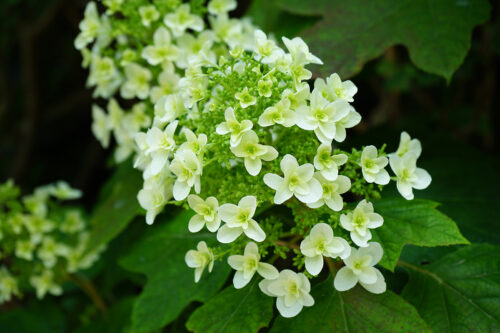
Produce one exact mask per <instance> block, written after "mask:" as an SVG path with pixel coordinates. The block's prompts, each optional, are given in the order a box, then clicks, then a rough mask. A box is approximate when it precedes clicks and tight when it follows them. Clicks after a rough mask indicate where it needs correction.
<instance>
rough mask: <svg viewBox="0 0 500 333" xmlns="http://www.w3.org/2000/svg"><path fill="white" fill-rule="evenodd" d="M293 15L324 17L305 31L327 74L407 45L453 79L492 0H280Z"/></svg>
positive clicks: (427, 65)
mask: <svg viewBox="0 0 500 333" xmlns="http://www.w3.org/2000/svg"><path fill="white" fill-rule="evenodd" d="M276 1H277V4H278V6H280V7H281V8H282V9H284V10H288V11H290V12H291V13H294V14H301V15H307V16H311V15H321V16H322V17H323V19H322V20H321V21H319V22H318V23H316V24H315V25H314V26H312V27H311V28H309V29H307V30H305V31H304V32H303V33H301V35H302V36H303V37H304V39H305V40H306V42H307V43H308V44H309V46H310V48H311V50H312V52H313V53H315V54H316V55H317V56H319V57H320V58H321V59H322V60H323V62H324V63H325V65H324V66H321V67H320V68H318V71H320V73H322V74H324V75H326V74H330V73H331V72H340V73H341V75H343V76H351V75H353V74H355V73H356V72H358V71H359V70H360V69H361V68H362V66H363V64H364V63H366V62H367V61H369V60H371V59H374V58H376V57H378V56H379V55H381V54H382V53H383V52H384V51H385V50H386V49H387V48H388V47H389V46H392V45H395V44H403V45H405V46H406V47H407V48H408V53H409V55H410V58H411V60H412V61H413V63H414V64H415V65H416V66H417V67H419V68H421V69H423V70H425V71H427V72H430V73H434V74H438V75H441V76H443V77H445V78H446V79H447V80H448V81H449V80H450V78H451V76H452V75H453V72H454V71H455V70H456V69H457V68H458V67H459V66H460V65H461V63H462V62H463V60H464V58H465V56H466V54H467V51H468V50H469V47H470V39H471V33H472V29H473V28H474V27H475V26H476V25H478V24H480V23H483V22H485V21H486V20H487V19H488V17H489V11H490V5H489V3H488V1H487V0H474V1H472V0H440V1H428V0H377V1H366V0H350V1H331V0H318V1H303V0H276Z"/></svg>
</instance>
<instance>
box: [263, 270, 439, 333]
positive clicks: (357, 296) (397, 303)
mask: <svg viewBox="0 0 500 333" xmlns="http://www.w3.org/2000/svg"><path fill="white" fill-rule="evenodd" d="M311 295H312V296H313V298H314V301H315V304H314V306H312V307H307V308H304V309H302V311H301V313H300V314H299V315H298V316H296V317H294V318H290V319H286V318H283V317H281V316H279V317H278V318H277V319H276V320H275V322H274V325H273V327H272V329H271V333H275V332H276V333H280V332H288V333H294V332H314V333H323V332H324V333H327V332H328V333H330V332H363V333H366V332H377V333H382V332H429V331H430V330H429V328H428V326H427V324H426V323H425V322H424V321H423V320H422V318H420V316H419V315H418V313H417V311H416V310H415V309H414V308H413V307H412V306H411V305H410V304H408V303H407V302H406V301H405V300H403V299H402V298H401V297H400V296H398V295H396V294H394V293H393V292H392V291H386V292H385V293H383V294H380V295H375V294H371V293H369V292H368V291H366V290H365V289H363V288H362V287H360V286H357V287H355V288H354V289H351V290H349V291H346V292H338V291H336V290H335V288H334V287H333V278H331V277H330V278H328V279H327V280H325V281H323V282H321V283H320V284H318V285H316V286H313V288H312V293H311Z"/></svg>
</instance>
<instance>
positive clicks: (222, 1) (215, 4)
mask: <svg viewBox="0 0 500 333" xmlns="http://www.w3.org/2000/svg"><path fill="white" fill-rule="evenodd" d="M207 9H208V12H209V13H210V14H212V15H221V14H226V13H227V12H230V11H232V10H234V9H236V1H235V0H210V2H209V3H208V7H207Z"/></svg>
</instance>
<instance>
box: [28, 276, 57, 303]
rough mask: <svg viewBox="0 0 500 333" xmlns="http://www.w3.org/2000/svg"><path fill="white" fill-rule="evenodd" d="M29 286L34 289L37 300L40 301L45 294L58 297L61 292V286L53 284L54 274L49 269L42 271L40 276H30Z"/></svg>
mask: <svg viewBox="0 0 500 333" xmlns="http://www.w3.org/2000/svg"><path fill="white" fill-rule="evenodd" d="M30 284H31V285H32V286H33V287H34V288H35V290H36V297H37V298H38V299H42V298H43V296H45V294H47V292H48V293H50V294H51V295H54V296H59V295H61V294H62V291H63V290H62V288H61V286H60V285H58V284H57V283H55V282H54V272H53V271H52V270H49V269H46V270H44V271H43V272H42V273H41V274H40V275H34V276H32V277H31V278H30Z"/></svg>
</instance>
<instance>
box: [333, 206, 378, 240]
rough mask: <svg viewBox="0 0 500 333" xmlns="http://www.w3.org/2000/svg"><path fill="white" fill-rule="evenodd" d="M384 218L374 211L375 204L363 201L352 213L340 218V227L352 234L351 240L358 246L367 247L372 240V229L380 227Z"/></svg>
mask: <svg viewBox="0 0 500 333" xmlns="http://www.w3.org/2000/svg"><path fill="white" fill-rule="evenodd" d="M383 223H384V218H383V217H382V216H380V215H379V214H377V213H375V212H374V211H373V204H372V203H371V202H367V201H366V200H364V199H363V200H361V201H360V202H359V203H358V205H357V206H356V208H354V210H353V211H352V212H349V213H347V214H342V215H341V216H340V225H341V226H342V228H344V229H345V230H347V231H350V232H351V239H352V241H353V242H354V244H356V245H357V246H360V247H366V246H368V241H369V240H370V239H372V233H371V231H370V229H375V228H378V227H380V226H381V225H382V224H383Z"/></svg>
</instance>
